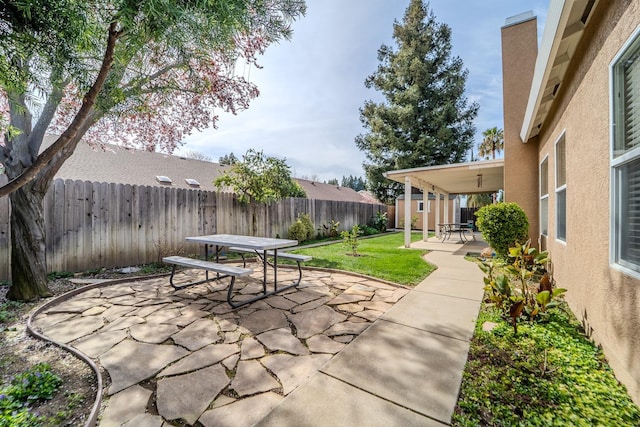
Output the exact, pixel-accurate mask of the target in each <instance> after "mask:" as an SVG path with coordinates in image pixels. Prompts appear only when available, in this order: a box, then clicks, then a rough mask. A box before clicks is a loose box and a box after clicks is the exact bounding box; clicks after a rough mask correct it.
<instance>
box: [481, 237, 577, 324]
mask: <svg viewBox="0 0 640 427" xmlns="http://www.w3.org/2000/svg"><path fill="white" fill-rule="evenodd" d="M508 262H509V263H507V262H506V261H503V260H488V261H484V262H482V263H480V264H479V267H480V269H481V270H482V271H483V272H484V273H485V274H486V277H485V278H484V284H485V286H484V290H485V292H486V295H487V297H488V299H489V301H490V303H491V304H494V305H495V306H496V307H497V308H499V309H502V310H503V313H504V315H505V317H506V318H509V317H510V318H511V322H512V324H513V330H514V333H518V325H517V319H518V318H519V317H520V316H523V315H525V316H527V317H528V318H529V319H532V320H533V319H535V318H537V317H544V316H546V313H547V310H548V309H550V308H553V307H555V306H557V305H558V304H559V301H560V297H561V296H562V294H564V293H565V292H566V291H567V290H566V289H563V288H556V289H554V280H553V276H551V274H550V273H549V272H548V271H547V269H546V266H547V265H549V264H550V263H551V259H550V258H549V253H548V252H546V251H543V252H538V250H537V249H536V248H532V247H531V246H530V242H527V243H526V244H524V245H518V246H515V247H513V248H509V261H508Z"/></svg>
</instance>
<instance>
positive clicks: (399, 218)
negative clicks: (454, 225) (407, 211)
mask: <svg viewBox="0 0 640 427" xmlns="http://www.w3.org/2000/svg"><path fill="white" fill-rule="evenodd" d="M444 201H445V199H444V198H443V199H441V201H440V223H445V222H453V218H455V212H454V210H453V208H454V203H453V200H449V220H445V218H444ZM418 202H419V200H412V201H411V216H412V217H413V216H416V217H418V220H417V221H416V226H415V229H416V230H423V229H424V228H423V224H424V221H423V212H422V211H420V212H418ZM429 203H430V204H431V212H429V228H428V229H429V230H435V229H436V201H435V200H429ZM396 206H397V210H396V227H398V228H402V227H403V226H404V200H403V199H398V201H397V205H396ZM425 209H427V207H426V206H425Z"/></svg>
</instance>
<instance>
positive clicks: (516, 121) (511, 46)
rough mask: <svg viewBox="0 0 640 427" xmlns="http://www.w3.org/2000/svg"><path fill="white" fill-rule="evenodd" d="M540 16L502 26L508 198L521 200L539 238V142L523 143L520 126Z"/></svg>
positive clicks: (534, 238)
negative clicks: (537, 143) (516, 23)
mask: <svg viewBox="0 0 640 427" xmlns="http://www.w3.org/2000/svg"><path fill="white" fill-rule="evenodd" d="M536 28H537V20H536V19H531V20H529V21H527V22H523V23H521V24H518V25H513V26H509V27H505V28H503V29H502V40H503V42H502V74H503V85H502V90H503V98H504V159H505V162H504V176H505V180H504V198H505V201H507V202H515V203H517V204H518V205H519V206H520V207H522V209H523V210H524V211H525V213H526V214H527V218H528V219H529V238H531V240H532V241H533V242H536V241H537V239H538V221H539V220H538V201H537V200H538V181H537V175H538V173H537V170H538V166H537V158H538V156H537V146H536V144H535V143H531V142H530V143H529V144H523V143H522V141H521V140H520V128H521V126H522V120H523V117H524V113H525V110H526V107H527V94H528V93H529V88H530V87H531V80H532V78H533V70H534V67H535V61H536V56H537V53H538V49H537V42H538V41H537V37H536V34H537V29H536Z"/></svg>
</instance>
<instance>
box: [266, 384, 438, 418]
mask: <svg viewBox="0 0 640 427" xmlns="http://www.w3.org/2000/svg"><path fill="white" fill-rule="evenodd" d="M319 425H325V426H367V427H378V426H379V427H394V426H398V427H411V426H421V427H442V426H445V425H447V424H442V423H440V422H438V421H436V420H433V419H429V418H425V417H424V416H422V415H420V414H417V413H415V412H413V411H411V410H409V409H406V408H403V407H402V406H398V405H395V404H393V403H392V402H389V401H386V400H383V399H380V398H379V397H376V396H374V395H372V394H369V393H367V392H366V391H363V390H360V389H358V388H356V387H353V386H350V385H349V384H346V383H344V382H342V381H339V380H337V379H335V378H332V377H330V376H328V375H325V374H321V373H318V374H316V375H314V376H313V377H312V378H310V379H309V381H308V382H307V383H305V384H304V385H302V386H300V387H299V388H298V389H296V390H295V391H294V392H293V393H291V394H290V395H289V396H288V397H287V398H286V399H284V401H283V402H282V403H281V404H280V405H278V406H277V407H276V408H275V409H274V410H273V411H271V412H270V413H269V415H267V416H266V417H265V418H264V419H262V420H261V421H260V422H258V423H257V424H256V427H258V426H260V427H267V426H269V427H272V426H278V427H289V426H291V427H294V426H295V427H316V426H319Z"/></svg>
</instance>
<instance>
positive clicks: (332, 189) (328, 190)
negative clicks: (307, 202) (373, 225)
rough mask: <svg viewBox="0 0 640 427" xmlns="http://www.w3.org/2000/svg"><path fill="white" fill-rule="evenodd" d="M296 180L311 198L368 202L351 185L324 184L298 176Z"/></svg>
mask: <svg viewBox="0 0 640 427" xmlns="http://www.w3.org/2000/svg"><path fill="white" fill-rule="evenodd" d="M296 181H298V184H300V186H301V187H302V189H303V190H304V191H305V193H307V198H309V199H319V200H335V201H340V202H359V203H368V202H365V200H364V199H363V198H362V196H361V195H360V194H359V193H358V192H357V191H355V190H354V189H352V188H349V187H342V186H339V185H333V184H324V183H322V182H317V181H309V180H306V179H298V178H296ZM376 203H377V202H376Z"/></svg>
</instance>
